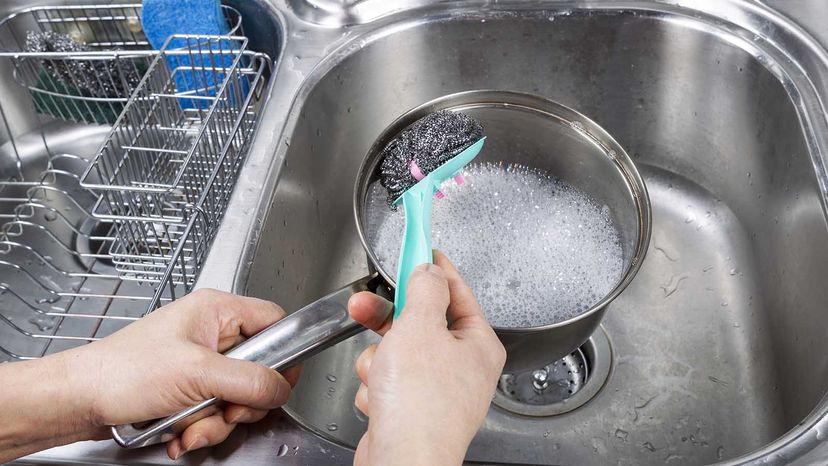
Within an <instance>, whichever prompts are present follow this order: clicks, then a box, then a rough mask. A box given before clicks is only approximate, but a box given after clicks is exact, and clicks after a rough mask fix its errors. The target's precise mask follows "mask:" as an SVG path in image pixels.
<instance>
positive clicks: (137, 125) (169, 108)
mask: <svg viewBox="0 0 828 466" xmlns="http://www.w3.org/2000/svg"><path fill="white" fill-rule="evenodd" d="M223 8H224V11H225V15H226V16H227V18H228V21H229V24H231V25H232V26H233V31H236V32H241V31H242V29H241V15H239V14H238V12H236V11H235V10H233V9H232V8H229V7H223ZM28 30H35V31H41V32H43V31H55V32H60V33H63V34H67V35H69V36H70V37H73V38H74V39H75V40H78V41H82V42H85V43H86V45H87V47H88V48H89V49H94V50H85V51H81V52H49V53H41V52H26V51H25V50H24V49H25V39H23V38H24V37H25V36H21V34H26V31H28ZM0 47H2V50H0V60H9V61H10V62H11V63H12V64H13V66H14V68H13V69H14V80H15V82H16V83H17V84H19V85H21V86H22V87H23V88H25V89H27V90H28V92H29V94H30V97H31V99H32V102H33V104H34V106H35V109H36V110H37V113H38V117H39V118H40V119H42V121H43V123H44V125H42V126H41V129H40V135H39V137H40V139H41V141H40V142H41V145H42V147H45V151H46V153H47V154H48V155H47V156H46V157H45V159H46V160H45V161H44V162H43V163H42V166H40V165H37V166H36V167H32V164H31V161H30V160H28V159H27V158H26V151H27V148H28V147H30V146H31V141H24V140H23V139H24V137H11V138H10V141H9V143H7V144H5V145H4V146H2V147H0V152H2V153H0V159H2V162H4V164H3V166H0V362H2V361H3V360H17V359H31V358H36V357H40V356H43V355H45V354H50V353H53V352H56V351H60V350H62V349H66V348H69V347H72V346H77V345H78V344H83V343H86V342H88V341H93V340H96V339H98V338H101V337H102V336H105V335H107V334H109V333H112V332H113V331H115V330H117V329H119V328H121V327H123V326H124V325H126V324H128V323H129V322H131V321H134V320H136V319H138V318H140V317H141V316H143V315H145V314H147V313H149V312H151V311H153V310H155V309H156V308H158V307H160V306H162V305H164V304H166V303H168V302H170V301H172V300H174V299H176V298H177V297H180V296H181V295H183V294H185V293H187V292H188V291H189V290H190V289H191V288H192V286H193V285H194V283H195V280H196V278H197V276H198V273H199V271H200V269H201V266H202V265H203V262H204V259H205V258H206V254H207V251H208V250H209V247H210V245H211V242H212V240H213V237H214V235H215V232H216V230H217V227H218V225H219V223H220V221H221V217H222V214H223V212H224V211H225V210H226V207H227V203H228V201H229V198H230V195H231V193H232V190H233V187H234V185H235V181H236V179H237V177H238V174H239V170H240V168H241V166H242V164H243V161H244V158H245V155H246V152H247V150H248V146H249V142H250V140H251V139H252V135H253V132H254V130H255V127H256V123H257V115H258V111H259V107H260V105H261V100H262V92H261V91H262V88H263V86H264V83H265V82H266V81H267V79H268V78H269V75H270V73H271V60H270V58H269V57H268V56H267V55H264V54H260V53H256V52H253V51H250V50H247V39H246V38H245V37H244V36H243V35H236V36H173V37H171V38H170V40H168V42H167V44H166V45H165V46H164V47H163V48H162V50H160V51H156V50H150V48H149V45H148V43H147V41H146V39H145V37H144V36H143V33H142V32H141V29H140V4H118V5H92V6H89V5H85V6H84V5H79V6H64V7H38V8H29V9H27V10H24V11H22V12H18V13H16V14H13V15H11V16H9V17H7V18H5V19H3V20H0ZM113 49H115V50H113ZM78 64H84V66H86V67H92V68H91V69H93V70H96V71H101V72H100V73H99V75H100V76H101V79H102V81H101V82H103V83H106V82H110V83H114V82H116V78H118V77H119V76H120V77H122V76H124V74H121V75H118V76H116V75H117V74H118V73H121V71H116V73H115V74H109V75H108V74H107V72H108V71H109V70H122V69H124V68H128V67H132V69H133V70H134V71H137V72H138V73H139V74H140V79H139V80H137V82H132V81H129V82H127V81H125V80H123V79H122V80H121V84H123V85H121V86H114V85H109V86H102V85H100V83H99V84H97V88H96V87H95V86H89V87H87V88H83V86H81V87H78V85H79V83H80V84H82V83H81V79H88V76H89V73H87V72H84V71H83V67H82V66H76V65H78ZM76 72H77V73H76ZM44 75H46V76H49V77H52V78H55V79H44V78H43V76H44ZM56 83H57V84H62V85H63V87H60V86H57V85H56ZM104 89H105V90H106V92H108V93H107V94H104V93H103V92H104ZM96 92H97V94H96ZM111 114H116V116H117V118H114V120H112V121H110V116H111ZM7 115H8V112H7V111H5V110H4V109H3V105H2V102H0V116H2V119H3V121H4V124H5V126H6V130H7V132H8V134H12V130H11V129H10V128H9V120H8V119H7ZM102 117H105V118H103V119H102ZM67 122H68V123H67ZM100 123H105V124H107V125H109V124H111V125H112V126H111V128H110V129H108V130H107V129H106V127H104V126H100ZM54 124H58V125H70V126H72V128H73V130H74V129H75V128H81V129H82V131H87V129H89V131H92V132H94V133H96V134H97V135H98V136H99V137H100V136H101V135H102V134H103V132H102V131H101V130H106V131H108V132H107V133H106V137H105V138H104V142H103V143H102V144H101V145H100V146H99V149H98V150H97V152H96V153H95V152H86V153H83V154H73V153H66V152H63V151H61V150H53V149H52V148H51V147H50V145H51V141H50V136H49V135H48V134H47V131H46V130H44V129H43V128H44V127H49V125H54ZM26 136H31V135H26ZM21 154H23V156H21ZM6 158H8V159H11V160H12V162H11V163H5V162H7V161H6V160H5V159H6ZM6 165H8V166H6Z"/></svg>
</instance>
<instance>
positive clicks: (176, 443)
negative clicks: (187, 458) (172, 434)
mask: <svg viewBox="0 0 828 466" xmlns="http://www.w3.org/2000/svg"><path fill="white" fill-rule="evenodd" d="M183 454H184V447H182V446H181V439H180V438H178V437H176V438H174V439H172V440H170V441H169V442H167V456H169V457H170V459H171V460H177V459H178V458H179V457H180V456H181V455H183Z"/></svg>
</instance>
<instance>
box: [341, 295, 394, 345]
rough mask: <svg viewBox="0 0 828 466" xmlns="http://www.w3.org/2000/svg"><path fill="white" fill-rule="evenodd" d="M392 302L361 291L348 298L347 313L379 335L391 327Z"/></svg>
mask: <svg viewBox="0 0 828 466" xmlns="http://www.w3.org/2000/svg"><path fill="white" fill-rule="evenodd" d="M393 309H394V303H391V302H389V301H387V300H385V299H383V298H381V297H380V296H377V295H375V294H374V293H370V292H368V291H362V292H360V293H357V294H355V295H353V296H351V299H349V300H348V313H349V314H351V318H352V319H354V320H355V321H357V322H359V323H360V324H362V325H363V326H364V327H366V328H369V329H371V330H373V331H375V332H377V333H378V334H380V335H385V332H387V331H388V329H390V328H391V316H392V312H391V311H392V310H393Z"/></svg>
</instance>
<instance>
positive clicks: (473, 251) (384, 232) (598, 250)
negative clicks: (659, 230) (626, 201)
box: [366, 163, 623, 327]
mask: <svg viewBox="0 0 828 466" xmlns="http://www.w3.org/2000/svg"><path fill="white" fill-rule="evenodd" d="M464 176H465V183H464V184H462V185H456V184H455V183H454V182H453V181H449V182H446V183H445V184H443V186H442V191H443V192H444V193H445V195H446V197H445V198H443V199H436V198H435V199H434V204H433V206H434V207H433V212H432V218H431V227H432V246H433V247H435V248H438V249H440V250H441V251H443V252H444V253H445V254H446V255H447V256H448V257H449V258H450V259H451V260H452V261H453V262H454V264H455V265H456V266H457V268H458V270H459V271H460V273H461V274H462V275H463V277H464V279H465V280H466V282H467V283H468V284H469V286H470V287H471V288H472V290H473V291H474V293H475V296H476V297H477V300H478V302H479V303H480V305H481V307H482V308H483V312H484V313H485V314H486V318H487V319H488V320H489V323H490V324H491V325H493V326H496V327H534V326H539V325H547V324H552V323H555V322H561V321H564V320H567V319H569V318H572V317H575V316H577V315H579V314H581V313H583V312H584V311H586V310H588V309H589V308H590V307H592V306H593V305H594V304H595V303H597V302H598V301H600V300H601V299H602V298H603V297H604V296H606V295H607V294H608V293H609V292H610V291H611V290H612V289H613V288H614V287H615V285H616V284H617V283H618V282H619V281H620V279H621V277H622V274H623V258H622V257H623V256H622V251H621V245H620V242H619V235H618V232H617V230H616V229H615V226H614V225H613V222H612V219H611V218H610V215H609V208H608V207H606V206H600V205H598V204H597V203H596V202H594V201H593V200H591V199H590V198H589V197H588V196H586V195H585V194H584V193H582V192H580V191H578V190H577V189H575V188H573V187H572V186H570V185H568V184H566V183H564V182H562V181H560V180H558V179H556V178H554V177H552V176H550V175H548V174H546V173H545V172H542V171H539V170H535V169H531V168H527V167H525V166H521V165H508V166H507V165H502V164H491V163H484V164H477V163H475V164H471V165H469V166H468V167H466V169H465V171H464ZM386 194H387V192H386V190H385V189H384V188H383V187H382V186H381V185H380V184H379V182H375V183H373V184H372V185H371V186H370V187H369V192H368V203H367V208H366V235H367V239H368V243H369V244H371V246H372V247H373V250H374V253H375V254H376V256H377V258H378V259H379V263H380V265H381V266H382V268H383V270H385V271H386V272H387V273H389V274H390V275H391V276H392V277H393V278H396V274H397V263H398V262H399V251H400V241H401V238H402V234H403V229H404V226H405V214H404V212H403V209H402V208H400V209H397V211H392V210H390V209H389V208H388V204H387V203H386Z"/></svg>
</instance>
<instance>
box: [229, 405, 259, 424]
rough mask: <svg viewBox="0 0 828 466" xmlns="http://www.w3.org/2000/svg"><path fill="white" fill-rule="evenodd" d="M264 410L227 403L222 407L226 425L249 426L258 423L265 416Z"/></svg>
mask: <svg viewBox="0 0 828 466" xmlns="http://www.w3.org/2000/svg"><path fill="white" fill-rule="evenodd" d="M268 412H269V411H268V410H266V409H255V408H251V407H249V406H244V405H237V404H233V403H227V405H226V406H225V407H224V421H225V422H227V423H228V424H249V423H251V422H259V421H261V420H262V419H264V417H265V416H267V413H268Z"/></svg>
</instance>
